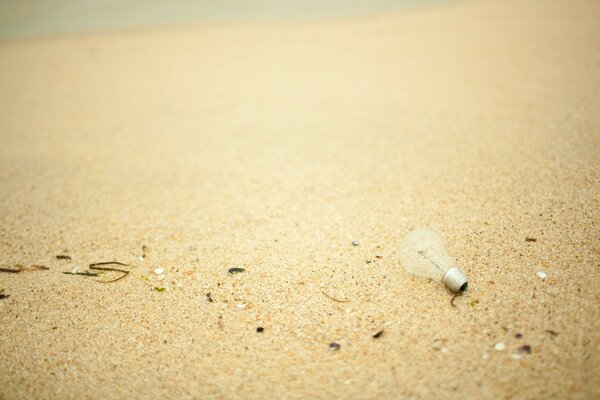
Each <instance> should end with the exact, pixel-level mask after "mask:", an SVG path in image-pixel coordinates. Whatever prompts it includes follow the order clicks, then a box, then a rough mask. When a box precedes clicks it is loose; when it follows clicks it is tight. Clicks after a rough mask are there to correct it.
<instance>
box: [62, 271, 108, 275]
mask: <svg viewBox="0 0 600 400" xmlns="http://www.w3.org/2000/svg"><path fill="white" fill-rule="evenodd" d="M63 274H65V275H79V276H99V274H98V273H97V272H68V271H65V272H63Z"/></svg>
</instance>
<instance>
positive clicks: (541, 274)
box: [536, 271, 548, 279]
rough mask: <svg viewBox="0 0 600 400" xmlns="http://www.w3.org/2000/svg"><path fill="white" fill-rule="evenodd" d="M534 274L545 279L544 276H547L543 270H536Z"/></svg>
mask: <svg viewBox="0 0 600 400" xmlns="http://www.w3.org/2000/svg"><path fill="white" fill-rule="evenodd" d="M536 275H537V276H539V277H540V279H546V277H547V276H548V275H546V273H545V272H544V271H538V272H537V273H536Z"/></svg>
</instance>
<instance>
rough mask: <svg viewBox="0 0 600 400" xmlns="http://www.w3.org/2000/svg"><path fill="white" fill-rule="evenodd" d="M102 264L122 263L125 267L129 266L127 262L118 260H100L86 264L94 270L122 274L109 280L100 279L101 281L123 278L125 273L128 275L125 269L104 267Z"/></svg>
mask: <svg viewBox="0 0 600 400" xmlns="http://www.w3.org/2000/svg"><path fill="white" fill-rule="evenodd" d="M104 265H122V266H125V267H129V266H130V265H129V264H123V263H122V262H118V261H101V262H97V263H92V264H90V265H89V266H88V267H89V268H90V269H95V270H99V271H115V272H121V273H122V274H123V275H121V276H119V277H118V278H116V279H112V280H110V281H100V282H102V283H110V282H116V281H118V280H121V279H123V278H125V277H126V276H127V275H129V271H127V270H124V269H119V268H112V267H104Z"/></svg>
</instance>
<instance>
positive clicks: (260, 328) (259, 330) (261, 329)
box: [256, 326, 265, 333]
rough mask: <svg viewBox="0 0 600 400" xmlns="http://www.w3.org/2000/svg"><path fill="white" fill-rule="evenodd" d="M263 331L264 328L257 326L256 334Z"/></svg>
mask: <svg viewBox="0 0 600 400" xmlns="http://www.w3.org/2000/svg"><path fill="white" fill-rule="evenodd" d="M264 331H265V328H263V327H262V326H259V327H258V328H256V332H258V333H263V332H264Z"/></svg>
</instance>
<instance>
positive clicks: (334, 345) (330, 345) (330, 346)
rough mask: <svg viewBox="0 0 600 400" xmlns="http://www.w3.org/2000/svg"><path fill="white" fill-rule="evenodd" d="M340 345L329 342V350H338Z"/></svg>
mask: <svg viewBox="0 0 600 400" xmlns="http://www.w3.org/2000/svg"><path fill="white" fill-rule="evenodd" d="M340 347H342V346H341V345H340V344H339V343H335V342H333V343H329V350H334V351H335V350H339V349H340Z"/></svg>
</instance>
